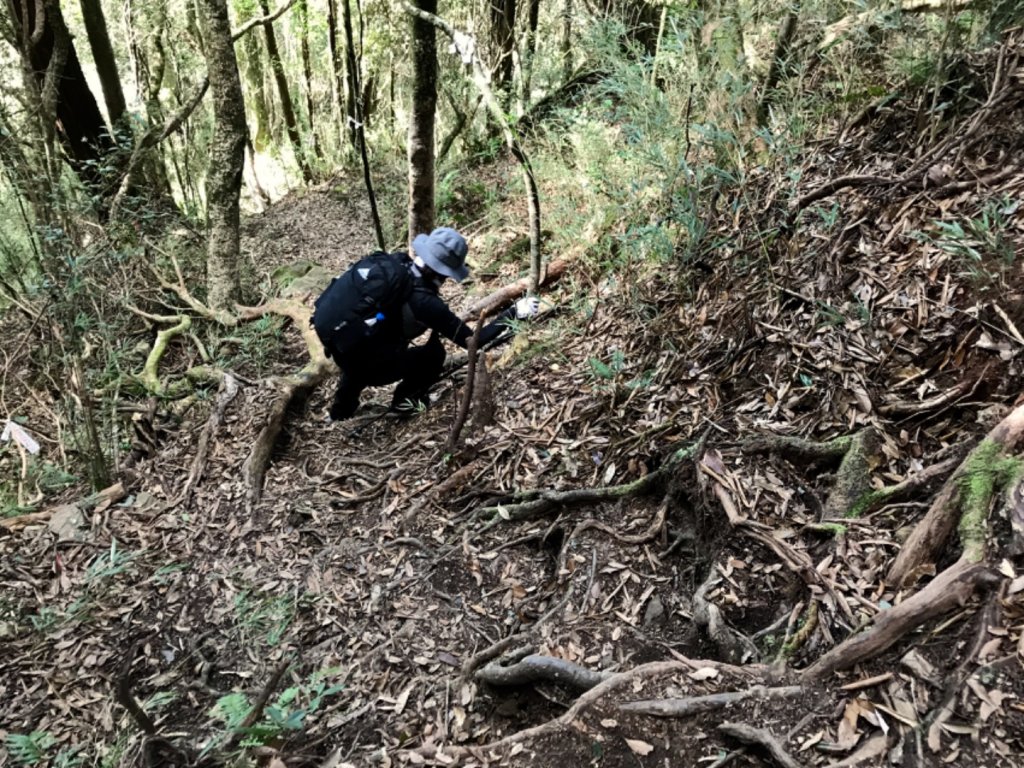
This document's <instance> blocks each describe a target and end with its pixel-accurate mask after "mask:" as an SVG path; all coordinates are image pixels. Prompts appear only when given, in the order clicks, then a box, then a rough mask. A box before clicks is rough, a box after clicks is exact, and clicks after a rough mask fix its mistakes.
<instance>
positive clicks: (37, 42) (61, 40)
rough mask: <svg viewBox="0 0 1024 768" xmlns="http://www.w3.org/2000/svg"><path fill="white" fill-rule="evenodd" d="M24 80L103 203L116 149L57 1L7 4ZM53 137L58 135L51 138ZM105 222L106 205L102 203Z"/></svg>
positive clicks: (11, 1)
mask: <svg viewBox="0 0 1024 768" xmlns="http://www.w3.org/2000/svg"><path fill="white" fill-rule="evenodd" d="M7 5H8V8H9V10H10V12H11V19H12V21H13V22H14V26H15V34H17V36H18V45H19V50H20V54H21V57H22V62H23V65H24V67H25V71H26V74H27V75H29V79H30V80H31V81H32V82H33V83H34V87H35V88H37V89H38V91H39V94H40V96H39V98H40V104H41V106H42V109H43V113H42V115H41V117H42V119H43V120H45V121H47V123H48V128H47V130H50V131H54V130H55V133H56V135H57V136H58V137H59V138H60V141H61V143H62V144H63V146H64V149H65V151H66V153H67V158H68V163H69V164H70V165H71V167H72V169H73V170H74V171H75V173H76V174H77V175H78V177H79V179H81V180H82V182H83V183H84V184H85V185H86V187H87V188H89V190H90V191H91V192H92V193H93V194H94V195H96V196H97V197H99V198H101V199H105V198H106V197H107V195H108V193H109V191H110V190H107V189H105V188H104V184H103V178H102V173H101V172H100V167H101V166H102V162H101V161H102V159H103V158H104V157H105V156H106V155H107V154H109V153H110V152H111V151H112V150H113V149H114V144H113V141H112V140H111V138H110V133H109V132H108V131H107V126H106V123H105V122H104V121H103V115H102V113H101V112H100V109H99V107H98V106H97V105H96V99H95V97H94V96H93V95H92V91H90V90H89V85H88V83H87V82H86V80H85V75H84V74H83V72H82V66H81V64H80V63H79V61H78V55H77V54H76V52H75V46H74V45H73V43H72V41H71V36H70V34H68V30H67V26H66V25H65V24H64V17H63V16H62V15H61V11H60V3H59V2H58V0H7ZM49 135H51V136H52V135H54V134H53V133H50V134H49ZM100 209H101V210H100V213H101V215H103V216H105V212H106V206H105V203H102V202H101V203H100Z"/></svg>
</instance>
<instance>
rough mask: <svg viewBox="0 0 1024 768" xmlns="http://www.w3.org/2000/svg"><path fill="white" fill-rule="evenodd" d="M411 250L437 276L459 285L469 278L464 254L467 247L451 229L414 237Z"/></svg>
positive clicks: (460, 236) (466, 251) (440, 229)
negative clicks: (448, 278) (442, 276)
mask: <svg viewBox="0 0 1024 768" xmlns="http://www.w3.org/2000/svg"><path fill="white" fill-rule="evenodd" d="M412 249H413V251H415V252H416V255H417V256H419V257H420V258H421V259H423V263H424V264H426V265H427V266H428V267H430V268H431V269H432V270H434V271H435V272H437V273H438V274H439V275H444V276H445V277H450V278H451V279H452V280H454V281H455V282H457V283H461V282H462V281H463V280H465V279H466V278H467V277H469V268H468V267H467V266H466V254H467V253H469V246H468V245H466V238H464V237H463V236H462V235H460V234H459V233H458V232H456V231H455V230H454V229H452V228H451V227H438V228H437V229H435V230H434V231H433V232H431V233H430V234H429V235H416V237H415V238H413V241H412Z"/></svg>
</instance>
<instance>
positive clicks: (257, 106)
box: [242, 34, 270, 152]
mask: <svg viewBox="0 0 1024 768" xmlns="http://www.w3.org/2000/svg"><path fill="white" fill-rule="evenodd" d="M242 52H243V53H244V62H245V67H244V71H245V84H246V86H247V87H248V92H249V104H250V105H251V106H252V114H253V117H254V118H255V119H256V131H255V135H254V136H253V139H252V143H253V146H254V147H255V148H256V149H257V150H258V151H260V152H262V151H263V150H264V149H266V147H267V144H269V143H270V108H269V107H268V106H267V96H266V93H265V91H264V90H263V87H264V81H263V50H262V48H261V47H260V41H259V40H258V39H257V37H256V35H254V34H248V35H245V36H244V37H242Z"/></svg>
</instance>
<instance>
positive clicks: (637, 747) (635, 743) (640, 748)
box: [626, 739, 654, 757]
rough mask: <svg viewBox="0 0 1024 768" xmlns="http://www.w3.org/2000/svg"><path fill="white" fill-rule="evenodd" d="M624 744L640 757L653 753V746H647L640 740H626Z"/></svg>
mask: <svg viewBox="0 0 1024 768" xmlns="http://www.w3.org/2000/svg"><path fill="white" fill-rule="evenodd" d="M626 744H627V746H629V748H630V749H632V750H633V751H634V752H636V753H637V754H638V755H640V756H641V757H643V756H644V755H649V754H651V752H653V751H654V745H653V744H648V743H647V742H646V741H642V740H640V739H626Z"/></svg>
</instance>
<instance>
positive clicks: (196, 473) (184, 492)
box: [175, 374, 238, 507]
mask: <svg viewBox="0 0 1024 768" xmlns="http://www.w3.org/2000/svg"><path fill="white" fill-rule="evenodd" d="M237 394H238V382H237V381H235V378H234V376H231V375H230V374H225V375H224V378H223V379H222V381H221V385H220V393H219V394H218V395H217V402H216V403H214V406H213V410H212V411H211V412H210V417H209V418H208V419H207V421H206V425H205V426H204V427H203V431H202V434H200V435H199V444H198V446H197V447H196V455H195V458H194V459H193V460H192V467H191V469H190V470H189V473H188V478H187V479H186V480H185V485H184V486H182V489H181V492H180V493H179V494H178V498H177V500H176V502H175V503H176V504H184V505H185V506H186V507H187V506H188V505H189V504H191V503H192V494H193V492H194V491H195V487H196V483H198V482H199V479H200V478H201V477H202V475H203V471H204V470H205V469H206V459H207V457H208V456H209V453H210V438H211V437H213V435H214V433H216V431H217V429H218V428H219V427H220V423H221V421H222V420H223V419H224V411H225V410H226V409H227V407H228V404H229V403H230V402H231V401H232V400H234V399H235V395H237Z"/></svg>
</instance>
